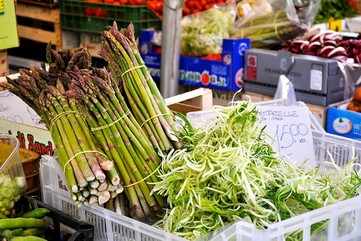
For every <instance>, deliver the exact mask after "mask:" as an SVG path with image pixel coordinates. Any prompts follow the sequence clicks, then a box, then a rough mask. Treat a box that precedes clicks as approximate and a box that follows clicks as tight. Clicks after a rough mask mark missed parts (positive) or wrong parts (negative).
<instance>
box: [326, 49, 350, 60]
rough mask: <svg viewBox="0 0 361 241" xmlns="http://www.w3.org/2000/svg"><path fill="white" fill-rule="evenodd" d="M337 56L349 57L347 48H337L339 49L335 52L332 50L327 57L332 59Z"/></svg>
mask: <svg viewBox="0 0 361 241" xmlns="http://www.w3.org/2000/svg"><path fill="white" fill-rule="evenodd" d="M336 55H338V56H339V55H342V56H347V52H346V50H345V48H343V47H337V48H335V49H334V50H332V51H331V52H330V53H329V54H328V55H327V57H328V58H332V57H334V56H336Z"/></svg>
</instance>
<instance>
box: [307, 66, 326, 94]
mask: <svg viewBox="0 0 361 241" xmlns="http://www.w3.org/2000/svg"><path fill="white" fill-rule="evenodd" d="M322 79H323V78H322V71H321V70H316V69H312V70H311V79H310V84H311V86H310V88H311V90H318V91H321V90H322Z"/></svg>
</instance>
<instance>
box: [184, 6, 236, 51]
mask: <svg viewBox="0 0 361 241" xmlns="http://www.w3.org/2000/svg"><path fill="white" fill-rule="evenodd" d="M235 17H236V13H235V5H234V4H228V5H224V6H214V7H213V8H211V9H208V10H207V11H204V12H201V13H197V14H194V15H190V16H186V17H184V18H183V19H182V22H181V25H182V41H181V52H182V54H184V55H194V56H204V55H209V54H220V53H221V52H222V43H223V39H224V38H229V37H230V32H231V30H232V28H233V25H234V21H235Z"/></svg>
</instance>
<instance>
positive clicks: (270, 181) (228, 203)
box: [154, 102, 361, 241]
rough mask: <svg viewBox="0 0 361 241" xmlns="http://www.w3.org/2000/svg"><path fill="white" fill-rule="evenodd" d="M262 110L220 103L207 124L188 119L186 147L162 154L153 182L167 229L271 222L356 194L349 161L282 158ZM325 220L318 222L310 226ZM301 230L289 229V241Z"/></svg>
mask: <svg viewBox="0 0 361 241" xmlns="http://www.w3.org/2000/svg"><path fill="white" fill-rule="evenodd" d="M257 117H258V115H257V111H256V109H255V106H253V105H252V104H249V103H248V102H241V103H240V104H239V105H237V106H234V107H228V108H225V109H221V111H220V112H219V117H218V120H217V122H216V124H215V125H214V126H212V127H210V128H208V129H207V130H197V129H193V128H192V126H191V125H190V124H189V123H188V124H186V125H184V128H185V130H184V131H183V132H182V134H181V135H180V137H181V138H182V140H183V142H184V143H185V146H186V148H187V149H182V150H177V151H174V152H173V153H170V154H169V155H168V156H167V157H165V161H164V162H163V166H162V168H161V170H160V178H161V181H160V182H158V183H156V185H155V188H154V191H155V192H157V193H159V194H161V195H163V196H166V197H167V201H168V203H169V210H167V213H166V215H165V217H164V218H163V220H162V221H161V222H160V223H159V225H160V226H161V227H162V228H164V229H165V230H166V231H169V232H172V233H175V234H177V235H179V236H182V237H184V238H187V239H190V240H194V239H196V238H200V237H202V236H204V235H207V234H208V233H210V232H212V231H215V230H218V229H220V228H222V227H223V226H224V225H226V224H228V223H233V222H235V221H237V220H240V219H243V220H246V221H249V222H252V223H254V224H255V225H256V226H257V227H259V228H266V227H267V226H268V225H269V224H271V223H274V222H278V221H281V220H284V219H287V218H290V217H292V216H295V215H298V214H301V213H305V212H307V211H309V210H314V209H317V208H320V207H323V206H325V205H328V204H331V203H334V202H336V201H338V200H343V199H347V198H349V197H353V196H355V195H357V193H358V187H359V186H360V183H361V179H360V177H359V176H358V175H357V174H356V173H354V172H353V171H352V166H351V165H350V166H347V167H345V168H338V167H335V168H336V170H330V171H327V172H321V169H312V170H307V169H302V168H299V167H296V166H294V165H292V164H290V163H288V162H287V161H283V160H281V159H279V157H278V156H277V155H276V154H275V152H274V151H273V150H272V147H271V146H270V145H269V144H267V143H266V141H265V139H264V133H263V130H264V127H263V126H261V125H260V124H259V122H258V121H257ZM324 227H325V222H321V223H319V224H317V225H315V226H313V227H312V231H313V232H314V233H315V232H320V231H322V230H323V228H324ZM298 237H300V234H299V233H294V234H291V235H290V236H289V237H288V241H291V240H299V239H298ZM301 237H302V235H301Z"/></svg>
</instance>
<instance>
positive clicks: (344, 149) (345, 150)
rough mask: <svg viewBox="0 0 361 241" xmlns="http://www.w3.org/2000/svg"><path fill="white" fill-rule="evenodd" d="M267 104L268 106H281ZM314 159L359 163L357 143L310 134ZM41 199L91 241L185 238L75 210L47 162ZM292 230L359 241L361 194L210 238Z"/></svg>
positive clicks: (231, 239)
mask: <svg viewBox="0 0 361 241" xmlns="http://www.w3.org/2000/svg"><path fill="white" fill-rule="evenodd" d="M281 103H282V102H277V101H276V102H272V103H271V104H281ZM313 139H314V150H315V152H316V153H315V156H316V159H317V160H318V161H319V162H320V163H321V164H322V163H324V162H326V161H331V160H333V161H335V162H336V163H337V164H338V165H339V166H343V165H345V164H347V162H348V161H350V160H351V159H352V158H355V160H357V161H358V162H360V160H361V142H358V141H354V140H351V139H346V138H343V137H339V136H335V135H331V134H326V133H324V132H320V131H316V130H315V131H313ZM40 177H41V183H42V185H41V186H42V195H43V201H44V202H45V203H47V204H49V205H51V206H53V207H55V208H57V209H59V210H62V211H63V212H65V213H67V214H70V215H72V216H74V217H77V218H80V219H81V220H83V221H85V222H88V223H91V224H93V225H94V226H95V241H181V240H183V241H184V239H182V238H179V237H176V236H174V235H172V234H169V233H166V232H164V231H162V230H160V229H156V228H154V227H152V226H150V225H147V224H144V223H142V222H138V221H136V220H134V219H131V218H128V217H125V216H120V215H117V214H115V213H114V212H111V211H109V210H106V209H104V208H100V207H90V206H82V207H80V208H78V207H77V206H76V205H75V204H74V203H73V201H72V200H71V199H70V195H69V194H68V192H67V191H66V190H65V189H64V184H65V182H64V180H65V179H64V177H63V174H62V172H61V169H60V167H59V166H58V164H57V163H56V161H55V160H54V159H52V158H48V159H46V158H45V159H43V160H42V161H41V163H40ZM322 221H327V223H328V226H327V230H326V231H325V232H323V233H322V234H320V235H318V236H317V237H311V234H310V228H311V226H312V225H313V224H316V223H319V222H322ZM295 231H302V232H303V239H302V240H299V241H361V196H358V197H355V198H353V199H349V200H346V201H342V202H338V203H336V204H334V205H330V206H327V207H324V208H321V209H318V210H314V211H311V212H308V213H305V214H303V215H299V216H296V217H293V218H290V219H288V220H285V221H282V222H278V223H275V224H272V225H270V226H269V228H268V229H267V230H259V229H257V228H256V227H255V226H254V225H253V224H250V223H247V222H243V221H240V222H237V223H235V224H233V225H231V226H229V227H228V228H226V229H224V230H222V231H221V232H219V233H218V234H215V235H213V236H212V237H210V238H209V240H211V241H285V240H287V239H286V238H285V237H286V236H287V235H288V234H290V233H293V232H295Z"/></svg>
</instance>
